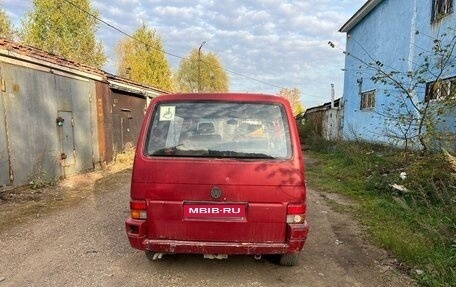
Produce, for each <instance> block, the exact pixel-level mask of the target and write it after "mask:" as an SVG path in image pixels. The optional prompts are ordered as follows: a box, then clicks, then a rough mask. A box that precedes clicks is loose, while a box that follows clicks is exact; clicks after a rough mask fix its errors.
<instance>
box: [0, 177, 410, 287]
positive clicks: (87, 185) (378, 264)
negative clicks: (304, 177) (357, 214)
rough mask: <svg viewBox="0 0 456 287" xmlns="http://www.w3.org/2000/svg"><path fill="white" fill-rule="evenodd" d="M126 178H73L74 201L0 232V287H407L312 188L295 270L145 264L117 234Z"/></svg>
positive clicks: (190, 258)
mask: <svg viewBox="0 0 456 287" xmlns="http://www.w3.org/2000/svg"><path fill="white" fill-rule="evenodd" d="M130 172H131V170H129V169H126V170H123V171H120V172H118V173H115V174H111V175H108V176H105V177H89V176H87V175H81V176H77V177H73V178H72V179H69V180H67V181H65V182H66V186H67V188H68V189H69V190H71V192H72V194H73V195H72V196H71V197H66V198H67V199H68V198H73V197H75V196H76V197H79V200H73V201H71V202H70V203H71V204H62V207H61V208H58V209H53V210H51V211H49V212H44V213H43V214H31V215H28V218H27V219H24V220H23V221H24V222H23V223H20V224H15V225H14V226H10V227H8V228H3V229H2V231H1V232H0V287H6V286H40V287H41V286H110V287H111V286H148V287H150V286H194V287H198V286H204V287H206V286H255V287H260V286H300V287H302V286H414V285H413V282H412V281H411V280H410V279H409V278H408V277H407V276H405V275H404V274H402V273H401V272H399V271H398V270H397V269H396V266H397V262H396V261H395V260H394V259H393V258H391V257H390V256H388V254H387V252H385V251H384V250H381V249H379V248H376V247H375V246H373V245H371V244H369V243H368V241H367V240H366V239H365V238H364V236H363V232H362V230H361V229H360V227H359V226H358V224H357V223H356V222H355V221H354V220H352V219H351V218H350V216H349V215H347V214H344V213H340V212H336V211H334V210H332V209H331V208H330V205H329V204H328V202H329V201H336V202H338V203H340V204H351V203H350V202H349V201H347V200H345V199H344V198H342V197H340V196H336V195H334V194H326V193H321V192H317V191H314V190H308V207H309V208H308V220H309V222H310V224H311V231H310V233H309V238H308V240H307V243H306V245H305V247H304V250H303V252H301V255H300V260H299V261H300V262H299V266H296V267H282V266H278V265H277V264H275V263H274V262H271V261H270V260H267V259H261V260H257V261H256V260H254V259H253V257H251V256H231V257H229V258H228V259H227V260H209V259H203V258H202V256H197V255H176V256H168V257H165V259H164V260H162V261H158V262H150V261H148V260H147V259H146V257H145V256H144V254H143V252H139V251H136V250H134V249H132V248H131V247H130V246H129V243H128V240H127V237H126V235H125V231H124V220H125V218H127V217H128V212H129V210H128V205H129V180H130ZM75 190H80V192H79V193H78V192H75ZM67 199H65V198H63V199H62V198H60V199H59V200H63V201H65V200H67ZM3 207H4V206H3V205H2V204H0V210H1V209H2V208H3Z"/></svg>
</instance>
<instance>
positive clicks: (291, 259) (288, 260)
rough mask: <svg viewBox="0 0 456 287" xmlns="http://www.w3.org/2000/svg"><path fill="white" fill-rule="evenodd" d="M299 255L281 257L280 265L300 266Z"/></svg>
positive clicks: (283, 255)
mask: <svg viewBox="0 0 456 287" xmlns="http://www.w3.org/2000/svg"><path fill="white" fill-rule="evenodd" d="M298 254H299V253H292V254H282V255H281V256H280V261H279V264H280V265H282V266H296V265H298Z"/></svg>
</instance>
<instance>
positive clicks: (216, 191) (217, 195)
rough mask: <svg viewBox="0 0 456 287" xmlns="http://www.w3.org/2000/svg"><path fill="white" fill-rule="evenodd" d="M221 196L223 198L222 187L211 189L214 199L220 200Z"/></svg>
mask: <svg viewBox="0 0 456 287" xmlns="http://www.w3.org/2000/svg"><path fill="white" fill-rule="evenodd" d="M220 196H222V190H221V189H220V187H218V186H214V187H213V188H212V189H211V197H212V198H213V199H218V198H220Z"/></svg>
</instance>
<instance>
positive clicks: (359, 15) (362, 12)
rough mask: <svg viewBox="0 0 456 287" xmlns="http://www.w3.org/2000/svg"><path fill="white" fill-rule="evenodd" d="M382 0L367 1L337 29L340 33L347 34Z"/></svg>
mask: <svg viewBox="0 0 456 287" xmlns="http://www.w3.org/2000/svg"><path fill="white" fill-rule="evenodd" d="M382 1H383V0H368V1H367V2H366V3H364V5H363V6H362V7H361V8H360V9H359V10H358V11H357V12H356V13H355V14H354V15H353V16H352V17H351V18H350V19H349V20H348V21H347V22H346V23H345V24H344V25H343V26H342V27H341V28H340V29H339V32H341V33H347V32H348V31H350V30H351V29H352V28H353V27H355V26H356V25H357V24H358V23H359V22H360V21H361V20H362V19H363V18H364V17H366V16H367V14H369V13H370V12H371V11H372V10H374V8H375V7H377V5H378V4H380V2H382Z"/></svg>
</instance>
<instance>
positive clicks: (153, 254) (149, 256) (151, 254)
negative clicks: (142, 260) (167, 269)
mask: <svg viewBox="0 0 456 287" xmlns="http://www.w3.org/2000/svg"><path fill="white" fill-rule="evenodd" d="M145 253H146V257H147V259H149V260H150V261H158V260H161V258H154V257H156V254H158V252H153V251H149V250H146V251H145Z"/></svg>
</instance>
